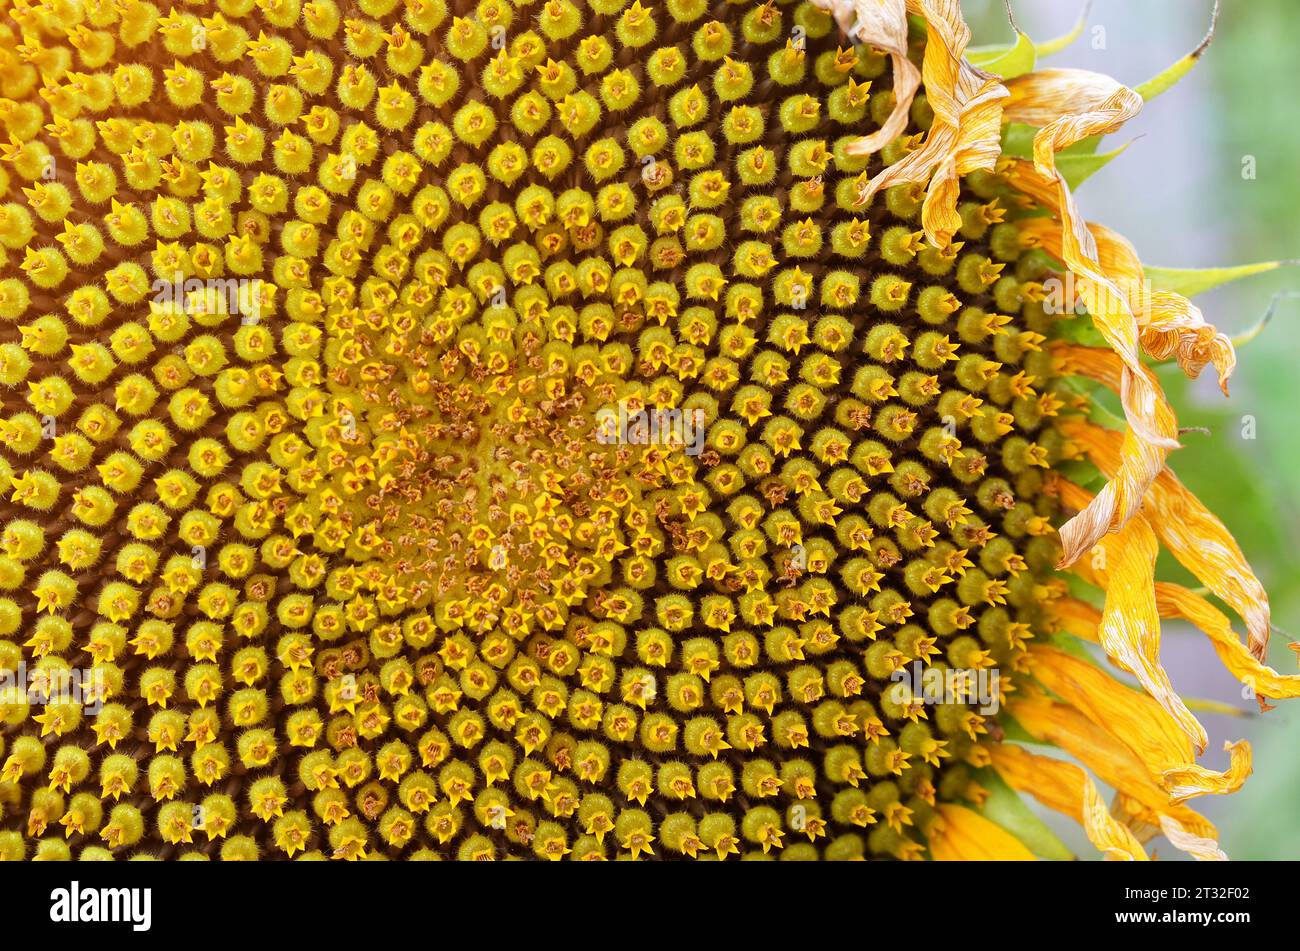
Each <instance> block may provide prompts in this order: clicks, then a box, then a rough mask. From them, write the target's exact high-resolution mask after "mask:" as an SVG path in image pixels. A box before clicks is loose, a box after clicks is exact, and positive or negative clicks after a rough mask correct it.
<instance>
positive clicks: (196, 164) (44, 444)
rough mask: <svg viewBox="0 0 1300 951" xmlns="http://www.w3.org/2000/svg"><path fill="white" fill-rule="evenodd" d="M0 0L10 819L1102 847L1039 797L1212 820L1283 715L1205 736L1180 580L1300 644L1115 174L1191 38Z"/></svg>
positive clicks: (57, 828) (845, 844)
mask: <svg viewBox="0 0 1300 951" xmlns="http://www.w3.org/2000/svg"><path fill="white" fill-rule="evenodd" d="M0 9H3V10H4V11H5V13H6V14H7V17H6V19H7V22H6V23H5V24H3V25H0V123H2V124H3V126H4V132H5V135H6V137H7V141H6V142H0V160H3V161H0V262H3V264H4V274H5V277H3V279H0V383H2V384H3V385H4V387H5V389H4V393H5V407H4V417H3V419H2V420H0V425H2V426H3V430H2V433H3V437H4V438H3V447H2V449H0V487H2V488H3V489H4V494H3V497H2V500H0V589H2V593H0V669H3V670H4V671H5V672H6V673H7V674H8V675H9V676H10V679H11V680H13V681H14V682H15V683H16V684H17V685H18V686H17V689H16V690H10V691H8V692H7V693H6V694H5V695H4V696H3V698H0V722H2V723H3V728H2V730H0V799H3V803H4V807H5V808H4V809H3V812H2V813H0V856H3V857H6V858H31V857H38V858H65V857H70V856H72V855H74V854H75V855H77V856H79V857H82V858H101V857H104V856H105V855H106V854H108V855H113V856H137V855H139V856H160V857H168V858H173V857H181V858H206V857H220V858H223V859H229V860H240V859H255V858H274V857H291V858H320V857H333V858H341V859H362V858H367V857H376V856H388V857H393V858H399V857H400V858H434V857H449V858H457V859H463V860H480V859H491V858H505V857H535V858H540V859H548V860H554V859H561V858H580V859H601V858H614V857H623V858H638V857H656V858H692V859H693V858H705V857H711V858H717V859H726V858H728V857H731V856H740V857H745V858H771V857H781V858H790V859H813V858H828V859H852V858H890V857H892V858H901V859H910V858H918V857H922V856H924V855H927V854H929V855H931V856H933V857H934V858H949V857H955V858H965V857H987V856H997V857H1022V856H1025V857H1027V856H1029V855H1031V854H1033V852H1036V853H1037V854H1039V855H1042V856H1044V857H1058V856H1059V855H1060V850H1059V849H1058V847H1057V846H1056V845H1054V844H1052V843H1050V842H1048V843H1046V844H1044V840H1043V839H1042V838H1041V837H1039V838H1037V839H1032V837H1031V836H1029V835H1028V834H1027V833H1026V830H1025V829H1023V828H1017V827H1013V825H1011V824H1004V825H999V824H995V823H994V821H992V820H991V819H990V818H986V816H985V815H984V814H983V813H984V809H983V807H984V806H985V804H986V802H987V801H988V800H989V799H990V797H996V798H997V799H998V800H999V801H1001V800H1004V799H1005V798H1006V797H1010V796H1014V795H1015V794H1016V793H1015V792H1014V791H1013V790H1019V791H1023V792H1026V793H1029V794H1031V795H1033V796H1035V797H1037V798H1038V799H1040V800H1041V801H1042V802H1043V803H1044V804H1046V805H1047V806H1049V807H1052V808H1056V809H1059V810H1061V811H1063V812H1065V813H1067V814H1069V815H1071V816H1073V817H1074V818H1075V819H1077V820H1079V821H1080V822H1082V823H1083V825H1084V827H1085V829H1086V830H1087V832H1088V835H1089V838H1090V839H1091V840H1092V842H1093V843H1094V844H1095V845H1096V846H1097V847H1098V849H1100V850H1101V851H1102V852H1103V853H1104V854H1106V855H1108V856H1110V857H1123V858H1145V851H1144V848H1143V845H1142V842H1143V841H1145V839H1146V838H1148V837H1149V834H1150V833H1151V832H1152V831H1153V830H1160V831H1163V833H1164V834H1165V835H1167V836H1168V837H1169V839H1170V840H1171V842H1172V843H1173V844H1174V845H1175V846H1177V847H1178V848H1181V849H1185V850H1187V851H1189V852H1192V853H1193V854H1195V855H1198V856H1200V857H1213V856H1217V855H1219V854H1220V853H1219V852H1218V846H1217V844H1216V841H1215V839H1216V837H1215V833H1214V830H1213V827H1212V826H1210V825H1209V823H1208V822H1206V821H1205V820H1204V819H1203V818H1201V817H1200V816H1199V815H1197V814H1196V813H1195V812H1193V811H1192V810H1191V809H1190V808H1189V807H1188V806H1187V805H1185V801H1186V800H1187V799H1190V798H1192V797H1194V796H1197V795H1201V794H1205V793H1222V792H1230V791H1232V790H1234V789H1236V788H1237V787H1238V786H1239V785H1240V784H1241V782H1242V781H1243V780H1244V778H1245V776H1246V774H1247V773H1248V772H1249V771H1250V755H1249V747H1248V746H1247V745H1246V744H1245V743H1244V741H1243V742H1240V743H1237V744H1233V745H1232V746H1231V747H1230V749H1231V752H1232V765H1231V768H1230V769H1229V770H1227V771H1226V772H1224V773H1217V772H1213V771H1210V770H1208V769H1206V768H1205V767H1203V766H1201V765H1198V764H1197V763H1196V755H1197V754H1198V753H1199V752H1200V751H1201V750H1202V749H1203V748H1204V746H1205V744H1206V742H1207V740H1206V735H1205V732H1204V730H1202V729H1201V727H1200V726H1199V724H1198V723H1197V721H1196V719H1195V717H1194V716H1193V715H1192V713H1191V712H1190V710H1189V708H1188V705H1187V704H1186V702H1184V701H1183V700H1182V699H1180V697H1179V696H1178V694H1177V693H1176V691H1175V690H1174V688H1173V686H1172V685H1171V683H1170V682H1169V679H1168V677H1167V676H1166V675H1165V673H1164V671H1163V669H1162V668H1161V666H1160V664H1159V658H1158V648H1159V621H1160V618H1161V617H1181V618H1186V619H1188V620H1191V621H1192V622H1194V623H1195V624H1196V625H1197V626H1198V627H1200V628H1201V629H1202V630H1204V631H1205V633H1206V634H1207V635H1208V636H1209V637H1210V638H1211V639H1212V641H1213V642H1214V645H1215V648H1216V650H1218V652H1219V654H1220V656H1221V657H1222V658H1223V660H1224V662H1225V664H1226V665H1227V666H1228V667H1229V668H1230V669H1231V670H1232V671H1233V672H1234V673H1235V674H1237V675H1238V676H1239V677H1242V678H1243V679H1245V680H1247V681H1248V682H1250V683H1252V684H1254V685H1255V688H1256V690H1257V691H1258V693H1259V696H1260V697H1261V703H1263V702H1264V701H1263V698H1264V697H1270V698H1278V697H1286V696H1292V695H1294V694H1296V693H1297V692H1300V677H1297V676H1295V675H1283V674H1278V673H1277V672H1276V671H1273V670H1272V669H1271V668H1268V667H1266V666H1264V665H1263V663H1262V657H1263V651H1264V648H1265V645H1266V642H1267V637H1268V632H1269V614H1268V602H1267V598H1266V597H1265V595H1264V593H1263V591H1262V589H1261V588H1260V586H1259V583H1258V582H1257V581H1256V580H1255V578H1254V575H1253V574H1251V572H1250V569H1249V568H1248V567H1247V566H1246V563H1245V560H1244V558H1243V557H1242V555H1241V552H1240V551H1239V550H1238V549H1237V547H1236V545H1235V544H1234V543H1233V542H1232V540H1231V538H1230V536H1229V535H1228V534H1227V531H1226V529H1225V528H1224V527H1223V526H1222V524H1221V523H1220V522H1219V521H1218V520H1217V519H1216V518H1215V517H1214V516H1213V515H1212V514H1210V513H1209V512H1208V511H1207V510H1206V509H1205V508H1204V507H1203V506H1201V505H1200V503H1199V502H1197V501H1196V499H1195V498H1194V497H1193V496H1192V495H1191V494H1190V493H1189V492H1188V491H1187V490H1186V489H1185V488H1184V487H1183V486H1182V485H1181V483H1179V482H1178V481H1177V479H1176V478H1175V477H1174V476H1173V475H1172V473H1171V472H1170V471H1169V470H1168V469H1167V468H1166V466H1165V459H1166V456H1167V455H1168V454H1169V453H1170V451H1171V450H1172V449H1174V448H1176V445H1177V436H1178V429H1177V423H1176V421H1175V417H1174V414H1173V411H1172V409H1171V408H1170V407H1169V405H1168V403H1167V402H1166V400H1165V399H1164V397H1163V395H1162V393H1161V391H1160V387H1159V385H1158V383H1157V381H1156V378H1155V377H1154V375H1153V374H1152V372H1151V371H1150V369H1149V368H1148V366H1147V365H1146V362H1145V361H1146V360H1147V359H1155V360H1161V359H1168V358H1175V359H1177V361H1178V363H1179V364H1180V365H1181V366H1182V367H1183V368H1184V369H1185V370H1186V371H1187V372H1188V373H1190V374H1192V375H1195V374H1196V373H1198V372H1199V371H1200V370H1201V369H1202V368H1203V367H1205V366H1206V365H1208V364H1212V365H1213V366H1214V367H1215V369H1216V371H1217V372H1218V374H1219V377H1220V380H1221V381H1222V382H1223V383H1225V385H1226V380H1227V378H1228V376H1229V374H1230V373H1231V371H1232V368H1233V363H1234V357H1233V351H1232V345H1231V343H1230V342H1229V341H1228V340H1227V338H1225V337H1224V336H1223V335H1222V334H1219V333H1218V332H1217V331H1215V329H1214V328H1213V327H1211V326H1209V325H1208V324H1206V323H1205V321H1204V320H1203V319H1202V317H1201V315H1200V313H1199V311H1197V310H1196V308H1195V307H1194V306H1192V305H1191V304H1190V303H1189V302H1188V300H1187V299H1186V298H1185V297H1183V296H1181V295H1180V294H1179V293H1177V289H1176V288H1174V287H1163V286H1158V287H1152V286H1151V284H1150V283H1149V282H1147V281H1145V280H1144V272H1143V269H1142V265H1141V263H1140V262H1139V260H1138V258H1137V255H1136V253H1135V252H1134V251H1133V249H1132V247H1131V246H1130V245H1129V244H1128V243H1127V242H1126V241H1124V239H1123V238H1121V237H1120V236H1118V235H1116V234H1115V233H1113V232H1111V231H1109V230H1107V229H1105V228H1102V227H1101V226H1097V225H1089V224H1087V223H1085V222H1084V219H1083V218H1082V216H1081V214H1080V212H1079V209H1078V206H1077V204H1076V201H1075V199H1074V196H1073V192H1072V185H1074V184H1077V181H1078V178H1079V176H1080V174H1081V171H1080V170H1081V169H1084V170H1087V169H1091V168H1094V167H1096V166H1097V165H1098V164H1099V162H1100V161H1102V159H1099V158H1097V157H1096V156H1095V144H1094V143H1095V141H1096V139H1097V138H1098V137H1100V136H1101V135H1103V134H1105V133H1109V132H1112V131H1114V130H1116V129H1117V128H1119V126H1120V125H1121V124H1122V123H1123V122H1124V121H1125V120H1126V119H1128V118H1130V117H1131V116H1132V115H1133V114H1135V113H1136V111H1137V110H1138V108H1139V107H1140V105H1141V104H1142V102H1143V99H1144V95H1145V96H1146V97H1149V96H1150V95H1153V94H1154V93H1155V92H1158V91H1159V90H1160V88H1163V85H1167V84H1168V83H1169V82H1171V81H1172V80H1173V79H1174V78H1176V75H1177V74H1179V72H1180V71H1181V72H1185V71H1186V69H1187V68H1188V67H1189V66H1190V64H1191V62H1193V61H1194V59H1195V56H1196V55H1199V51H1198V52H1197V53H1196V54H1194V55H1193V56H1192V57H1190V58H1189V59H1188V60H1187V61H1186V62H1184V63H1182V64H1178V65H1176V66H1175V67H1174V69H1173V70H1172V71H1171V73H1170V74H1167V75H1166V76H1164V77H1161V78H1158V80H1157V81H1155V82H1154V85H1153V84H1148V86H1147V87H1143V88H1142V89H1141V90H1139V91H1134V90H1131V89H1128V88H1127V87H1124V86H1122V85H1120V84H1119V83H1117V82H1115V81H1113V80H1110V79H1108V78H1106V77H1102V76H1097V75H1094V74H1090V73H1082V72H1079V71H1071V70H1051V69H1047V70H1037V71H1034V70H1033V68H1032V67H1033V65H1034V58H1035V47H1034V45H1033V44H1032V43H1030V42H1029V41H1028V39H1027V38H1025V37H1023V36H1021V37H1019V41H1018V42H1017V43H1016V44H1015V46H1014V47H1013V48H1011V49H1009V50H1006V51H995V52H988V51H984V52H979V53H971V52H970V51H969V50H968V43H969V38H970V35H969V30H968V29H967V28H966V26H965V24H964V23H963V22H962V20H961V16H960V11H959V10H958V6H957V3H956V2H955V0H906V2H905V0H857V2H856V3H850V2H848V0H816V2H791V0H767V2H749V0H712V2H710V0H667V2H665V3H663V4H657V3H646V2H642V0H632V2H628V0H514V2H511V0H481V2H477V3H472V2H465V0H400V2H399V0H357V2H349V3H342V4H340V3H336V2H335V0H310V2H307V3H299V2H298V0H216V2H215V3H214V2H208V0H201V2H187V3H185V4H183V5H179V6H176V7H169V6H168V5H167V4H166V3H160V4H155V3H153V2H145V0H118V2H109V0H84V2H72V0H42V2H40V3H34V2H29V0H0ZM1059 45H1062V44H1060V43H1055V44H1051V46H1059ZM1044 51H1046V49H1044ZM1067 149H1068V150H1069V153H1068V155H1061V156H1059V158H1058V153H1062V152H1063V151H1065V150H1067ZM1081 156H1082V160H1081V158H1080V157H1081ZM1098 387H1101V388H1108V389H1110V390H1113V391H1114V392H1115V393H1116V394H1118V395H1119V397H1120V399H1121V401H1122V406H1123V411H1124V418H1123V419H1122V420H1116V421H1114V422H1115V423H1116V425H1107V424H1106V423H1104V422H1101V421H1099V420H1100V419H1101V417H1100V413H1099V411H1094V409H1093V406H1094V395H1093V391H1094V390H1096V389H1097V388H1098ZM1094 417H1096V418H1094ZM1160 545H1163V546H1164V547H1165V548H1167V549H1168V550H1169V551H1171V552H1172V553H1173V554H1174V555H1175V556H1176V557H1177V558H1178V559H1179V560H1180V561H1182V562H1183V563H1184V564H1185V565H1187V566H1188V567H1189V568H1190V569H1192V570H1193V572H1194V573H1195V574H1196V575H1197V576H1198V577H1199V578H1200V579H1201V581H1202V583H1203V584H1204V585H1205V586H1206V588H1207V589H1208V590H1209V591H1210V592H1212V593H1213V595H1215V596H1216V597H1217V598H1218V599H1219V601H1220V602H1222V603H1223V604H1224V605H1225V606H1226V607H1227V608H1229V609H1231V610H1233V611H1234V612H1236V613H1237V615H1238V616H1239V617H1240V618H1241V619H1242V620H1243V621H1244V622H1245V624H1246V626H1247V629H1248V631H1249V635H1250V640H1249V646H1246V645H1243V644H1242V643H1241V641H1240V640H1239V638H1238V636H1237V635H1236V634H1235V633H1234V631H1233V628H1232V623H1231V621H1230V620H1229V618H1228V617H1227V615H1225V614H1224V613H1222V611H1221V610H1220V609H1219V607H1217V606H1215V605H1214V604H1212V603H1211V602H1210V601H1209V600H1207V599H1206V597H1204V596H1203V595H1202V594H1200V593H1197V592H1193V591H1191V590H1189V589H1186V588H1182V587H1179V586H1176V585H1171V584H1166V583H1163V582H1156V581H1155V577H1154V564H1155V558H1156V553H1157V549H1158V547H1159V546H1160ZM1066 570H1068V571H1069V572H1070V573H1071V576H1072V577H1073V578H1077V579H1078V581H1079V584H1074V583H1073V582H1071V583H1067V580H1066V577H1065V575H1064V574H1063V572H1064V571H1066ZM1089 584H1090V585H1092V586H1093V587H1092V589H1089V590H1094V591H1097V592H1099V594H1098V597H1097V598H1095V599H1089V598H1086V597H1083V596H1081V592H1082V591H1083V590H1084V589H1085V587H1086V585H1089ZM1098 605H1100V606H1098ZM1080 641H1088V642H1092V643H1094V644H1096V645H1097V646H1098V648H1099V649H1098V650H1096V651H1093V652H1091V653H1090V652H1089V650H1088V649H1087V648H1086V647H1083V646H1081V645H1080ZM1107 665H1109V667H1110V668H1111V670H1108V669H1107ZM1116 669H1117V671H1118V672H1119V673H1121V674H1122V675H1127V676H1129V677H1131V678H1132V679H1133V680H1135V681H1136V683H1137V685H1138V686H1139V687H1140V688H1141V689H1137V690H1135V689H1132V688H1131V687H1130V686H1128V685H1126V684H1125V683H1123V682H1121V680H1119V679H1116V677H1115V676H1113V671H1114V670H1116ZM1028 741H1034V742H1039V743H1050V744H1053V745H1055V746H1057V747H1059V748H1060V749H1061V750H1064V751H1065V752H1067V753H1069V754H1071V755H1072V756H1073V757H1074V758H1075V759H1076V760H1077V761H1078V763H1079V765H1076V764H1075V763H1071V762H1066V761H1064V760H1061V759H1057V758H1053V757H1048V756H1044V755H1042V754H1040V753H1035V752H1031V751H1030V750H1029V749H1027V748H1026V747H1025V746H1024V745H1022V744H1023V743H1025V742H1028ZM1085 768H1086V769H1085ZM1092 777H1095V778H1096V779H1097V780H1100V781H1102V782H1103V783H1105V784H1106V785H1108V786H1110V787H1112V788H1113V789H1114V790H1115V792H1116V798H1115V800H1114V803H1112V804H1111V805H1110V806H1108V805H1107V804H1106V803H1105V802H1104V801H1103V799H1102V797H1101V793H1100V792H1099V790H1098V787H1097V785H1096V783H1095V782H1094V779H1093V778H1092ZM990 814H993V812H992V811H990ZM997 814H998V815H999V816H1005V815H1006V814H1008V813H1007V811H1006V810H998V811H997ZM1022 840H1023V841H1022ZM1025 841H1031V842H1032V844H1033V846H1034V849H1033V851H1032V852H1031V849H1030V847H1029V846H1027V845H1025V844H1024V842H1025Z"/></svg>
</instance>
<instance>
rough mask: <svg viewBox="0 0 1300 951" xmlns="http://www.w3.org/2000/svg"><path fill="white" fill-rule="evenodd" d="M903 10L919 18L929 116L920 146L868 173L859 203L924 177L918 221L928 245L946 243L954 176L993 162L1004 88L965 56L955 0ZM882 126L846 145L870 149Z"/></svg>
mask: <svg viewBox="0 0 1300 951" xmlns="http://www.w3.org/2000/svg"><path fill="white" fill-rule="evenodd" d="M858 5H859V8H860V9H864V10H865V11H866V12H867V13H869V14H870V15H871V20H870V22H873V23H874V22H875V19H877V18H879V17H880V16H882V15H883V14H882V13H881V12H880V11H879V10H878V9H876V7H878V6H879V4H876V6H874V7H873V5H872V4H871V3H870V2H869V0H858ZM907 12H909V13H913V14H917V15H919V16H921V17H922V18H923V19H924V20H925V24H926V33H927V42H926V47H925V58H924V59H923V60H922V63H921V74H922V78H923V80H924V83H925V95H926V100H927V101H928V102H929V104H930V108H931V109H932V110H933V112H934V121H933V123H932V124H931V126H930V130H929V132H927V133H926V137H925V141H924V142H922V143H921V145H920V147H919V148H917V149H916V150H915V151H913V152H911V153H909V154H908V155H906V156H905V157H904V158H903V159H902V160H901V161H899V162H895V163H894V164H893V165H891V166H889V167H888V168H886V169H885V170H884V171H882V172H881V173H880V174H879V175H877V176H876V177H875V178H873V179H872V180H871V181H870V182H869V183H868V184H867V186H866V188H864V189H863V192H862V195H861V196H860V198H859V203H860V204H866V203H867V202H869V201H870V200H871V199H872V197H873V196H874V195H875V194H876V192H878V191H880V189H882V188H888V187H889V186H891V185H898V184H903V183H907V182H931V184H930V189H929V191H928V193H927V195H926V201H925V204H924V206H923V207H922V210H921V224H922V227H923V228H924V229H925V233H926V237H927V238H928V239H929V241H930V243H931V244H932V245H934V246H935V247H937V248H946V247H947V246H948V244H949V243H950V242H951V240H952V236H953V234H954V233H955V232H956V230H957V229H958V228H959V227H961V217H960V216H959V215H958V214H957V193H958V191H959V188H958V184H957V179H958V178H960V177H961V176H962V175H966V174H968V173H970V172H973V171H975V170H977V169H986V170H991V169H992V168H993V167H994V166H995V165H996V164H997V160H998V156H999V154H1000V153H1001V148H1002V146H1001V135H1002V101H1003V100H1004V99H1005V98H1006V95H1007V91H1006V87H1005V86H1004V85H1003V84H1002V81H1001V80H1000V79H999V78H998V77H996V76H993V75H991V74H989V73H986V72H984V71H982V70H979V69H976V68H975V67H974V66H972V65H971V64H970V63H969V62H967V61H966V60H965V58H964V56H965V52H966V46H967V44H969V42H970V28H969V27H967V26H966V23H965V21H964V20H963V19H962V16H961V6H960V3H959V2H958V0H907ZM868 42H872V44H873V45H875V44H874V41H871V40H868ZM904 45H905V44H904ZM895 68H896V69H897V68H898V65H897V62H896V63H895ZM908 81H910V77H909V78H908ZM901 106H902V99H901V98H900V99H899V100H898V107H901ZM893 118H894V117H893V116H891V117H890V121H892V120H893ZM883 132H884V129H881V130H880V131H878V132H876V133H875V134H873V135H870V136H865V137H864V138H862V139H859V140H857V141H856V142H854V143H852V144H851V145H850V146H849V152H850V153H851V154H854V155H867V154H870V153H872V152H874V151H876V150H877V149H879V148H880V147H881V146H883V145H884V144H885V143H886V142H887V141H889V140H888V139H885V138H884V137H883ZM932 179H933V181H931V180H932Z"/></svg>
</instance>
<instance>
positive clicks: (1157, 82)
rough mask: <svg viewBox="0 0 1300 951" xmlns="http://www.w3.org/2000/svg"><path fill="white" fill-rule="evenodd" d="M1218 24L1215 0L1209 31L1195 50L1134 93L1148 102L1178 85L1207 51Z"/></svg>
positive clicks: (1217, 9)
mask: <svg viewBox="0 0 1300 951" xmlns="http://www.w3.org/2000/svg"><path fill="white" fill-rule="evenodd" d="M1218 22H1219V3H1218V0H1215V3H1214V12H1213V13H1212V14H1211V15H1210V29H1209V30H1208V31H1207V32H1206V34H1205V39H1203V40H1201V42H1200V43H1199V44H1197V47H1196V49H1194V50H1192V51H1191V52H1190V53H1188V54H1187V55H1186V56H1184V57H1183V58H1182V59H1180V60H1178V61H1177V62H1176V63H1174V64H1173V65H1172V66H1170V67H1169V68H1168V69H1166V70H1164V71H1163V72H1161V73H1157V74H1156V75H1155V76H1152V77H1151V78H1150V79H1148V80H1147V81H1146V82H1144V83H1142V84H1141V85H1140V86H1136V87H1134V90H1133V91H1134V92H1136V93H1137V94H1138V95H1139V96H1141V97H1142V100H1143V101H1144V102H1150V101H1151V100H1152V99H1154V98H1155V97H1156V96H1158V95H1160V94H1161V93H1162V92H1167V91H1168V90H1170V89H1172V88H1173V87H1174V86H1176V85H1177V84H1178V81H1179V80H1180V79H1182V78H1183V77H1184V76H1186V75H1187V74H1188V73H1190V72H1191V71H1192V67H1193V66H1195V65H1196V64H1197V63H1198V62H1199V61H1200V59H1201V55H1202V54H1203V53H1204V52H1205V51H1206V50H1207V49H1209V46H1210V40H1212V39H1213V38H1214V28H1215V26H1216V25H1217V24H1218Z"/></svg>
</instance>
